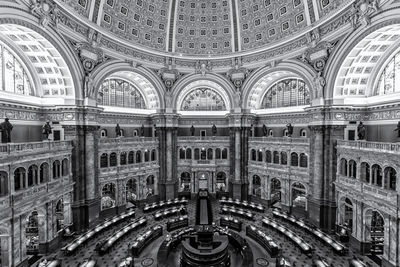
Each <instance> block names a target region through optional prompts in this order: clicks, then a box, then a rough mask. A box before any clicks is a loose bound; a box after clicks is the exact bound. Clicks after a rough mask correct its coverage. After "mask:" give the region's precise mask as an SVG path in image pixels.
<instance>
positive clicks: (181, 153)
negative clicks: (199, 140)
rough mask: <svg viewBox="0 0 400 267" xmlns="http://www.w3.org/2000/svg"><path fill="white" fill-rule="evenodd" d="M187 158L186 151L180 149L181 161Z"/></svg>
mask: <svg viewBox="0 0 400 267" xmlns="http://www.w3.org/2000/svg"><path fill="white" fill-rule="evenodd" d="M185 157H186V151H185V149H184V148H180V149H179V158H180V159H185Z"/></svg>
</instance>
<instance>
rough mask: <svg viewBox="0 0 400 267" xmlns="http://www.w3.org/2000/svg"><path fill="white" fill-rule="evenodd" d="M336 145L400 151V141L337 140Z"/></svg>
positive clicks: (361, 148)
mask: <svg viewBox="0 0 400 267" xmlns="http://www.w3.org/2000/svg"><path fill="white" fill-rule="evenodd" d="M337 146H338V148H340V147H345V148H353V149H360V150H377V151H387V152H400V143H384V142H369V141H347V140H338V142H337Z"/></svg>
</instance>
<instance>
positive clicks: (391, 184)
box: [385, 167, 397, 190]
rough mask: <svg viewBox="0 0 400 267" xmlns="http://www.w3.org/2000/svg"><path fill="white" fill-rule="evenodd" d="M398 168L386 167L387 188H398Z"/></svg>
mask: <svg viewBox="0 0 400 267" xmlns="http://www.w3.org/2000/svg"><path fill="white" fill-rule="evenodd" d="M396 175H397V173H396V170H395V169H393V168H392V167H386V168H385V188H386V189H390V190H396Z"/></svg>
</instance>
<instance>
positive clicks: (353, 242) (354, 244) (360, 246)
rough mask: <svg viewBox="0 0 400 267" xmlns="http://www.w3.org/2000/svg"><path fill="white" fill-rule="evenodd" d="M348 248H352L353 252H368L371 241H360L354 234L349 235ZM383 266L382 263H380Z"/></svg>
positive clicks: (362, 253)
mask: <svg viewBox="0 0 400 267" xmlns="http://www.w3.org/2000/svg"><path fill="white" fill-rule="evenodd" d="M349 245H350V248H351V249H353V250H354V251H355V252H357V253H359V254H361V255H365V254H369V253H370V250H371V243H370V242H361V241H360V240H358V239H357V238H355V237H354V236H352V235H351V236H350V242H349ZM382 266H383V265H382Z"/></svg>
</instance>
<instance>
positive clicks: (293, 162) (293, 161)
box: [290, 152, 299, 167]
mask: <svg viewBox="0 0 400 267" xmlns="http://www.w3.org/2000/svg"><path fill="white" fill-rule="evenodd" d="M290 166H294V167H297V166H299V155H297V153H296V152H292V154H290Z"/></svg>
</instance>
